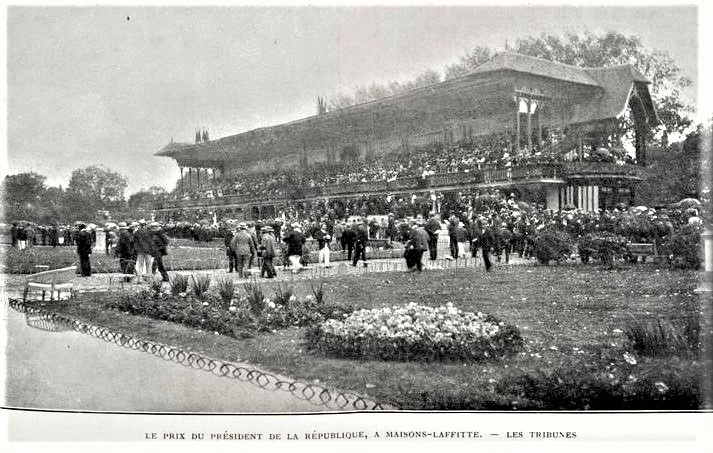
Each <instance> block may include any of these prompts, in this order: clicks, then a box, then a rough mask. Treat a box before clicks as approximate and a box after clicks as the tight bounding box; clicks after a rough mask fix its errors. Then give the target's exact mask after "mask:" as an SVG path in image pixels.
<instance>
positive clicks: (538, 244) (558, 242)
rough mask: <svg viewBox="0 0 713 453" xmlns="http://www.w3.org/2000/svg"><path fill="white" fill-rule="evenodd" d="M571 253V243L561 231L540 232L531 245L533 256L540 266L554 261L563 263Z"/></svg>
mask: <svg viewBox="0 0 713 453" xmlns="http://www.w3.org/2000/svg"><path fill="white" fill-rule="evenodd" d="M571 253H572V243H571V240H570V238H569V236H568V235H567V233H565V232H563V231H556V230H544V231H542V232H540V233H539V234H538V235H537V237H536V238H535V241H534V243H533V254H534V255H535V257H536V258H537V261H538V262H539V263H540V264H545V265H547V264H549V262H550V261H552V260H556V261H557V262H558V263H559V262H560V261H564V260H566V259H567V257H568V256H569V255H570V254H571Z"/></svg>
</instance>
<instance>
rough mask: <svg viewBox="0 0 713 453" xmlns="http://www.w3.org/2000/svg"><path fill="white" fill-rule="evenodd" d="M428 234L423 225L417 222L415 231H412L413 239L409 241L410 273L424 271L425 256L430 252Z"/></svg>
mask: <svg viewBox="0 0 713 453" xmlns="http://www.w3.org/2000/svg"><path fill="white" fill-rule="evenodd" d="M428 242H429V238H428V233H427V232H426V230H425V229H424V228H423V223H422V222H421V221H417V222H416V225H415V227H414V229H413V230H412V231H411V238H410V239H409V244H408V247H409V249H408V251H407V254H408V256H407V259H406V265H407V266H408V268H409V272H415V271H418V272H422V271H423V262H422V261H421V260H422V259H423V254H424V253H425V252H426V250H428Z"/></svg>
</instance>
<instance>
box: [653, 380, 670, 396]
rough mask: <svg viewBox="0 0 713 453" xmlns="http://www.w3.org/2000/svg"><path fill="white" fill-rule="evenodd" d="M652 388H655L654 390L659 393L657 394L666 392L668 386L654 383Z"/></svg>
mask: <svg viewBox="0 0 713 453" xmlns="http://www.w3.org/2000/svg"><path fill="white" fill-rule="evenodd" d="M654 386H655V387H656V390H658V391H659V393H666V392H668V385H666V384H665V383H663V382H656V383H654Z"/></svg>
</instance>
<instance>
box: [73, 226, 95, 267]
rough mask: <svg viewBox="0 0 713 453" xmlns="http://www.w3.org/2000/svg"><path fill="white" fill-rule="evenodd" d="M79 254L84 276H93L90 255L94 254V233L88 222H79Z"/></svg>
mask: <svg viewBox="0 0 713 453" xmlns="http://www.w3.org/2000/svg"><path fill="white" fill-rule="evenodd" d="M77 229H78V230H79V232H78V233H77V254H78V255H79V266H80V271H81V274H82V277H91V276H92V264H91V262H90V261H89V257H90V256H91V254H92V233H91V231H90V229H89V227H87V225H86V224H84V223H82V222H80V223H78V224H77Z"/></svg>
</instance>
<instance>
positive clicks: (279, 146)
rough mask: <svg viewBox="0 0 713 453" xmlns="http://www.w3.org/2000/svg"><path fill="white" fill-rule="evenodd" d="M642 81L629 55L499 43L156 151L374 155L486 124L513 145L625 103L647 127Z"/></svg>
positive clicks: (282, 156) (589, 130)
mask: <svg viewBox="0 0 713 453" xmlns="http://www.w3.org/2000/svg"><path fill="white" fill-rule="evenodd" d="M649 84H650V81H649V80H647V79H646V77H644V76H643V75H642V74H641V73H640V72H639V71H638V70H637V69H636V68H634V67H633V66H631V65H621V66H612V67H605V68H579V67H576V66H570V65H565V64H561V63H555V62H552V61H548V60H543V59H540V58H534V57H530V56H525V55H520V54H515V53H508V52H504V53H500V54H498V55H496V56H495V57H493V58H492V59H491V60H489V61H487V62H486V63H484V64H483V65H481V66H480V67H478V68H476V69H475V70H474V71H472V72H471V73H469V74H467V75H465V76H463V77H460V78H457V79H452V80H448V81H445V82H441V83H437V84H433V85H429V86H426V87H422V88H418V89H414V90H411V91H408V92H405V93H402V94H398V95H395V96H390V97H385V98H382V99H378V100H374V101H371V102H366V103H362V104H357V105H354V106H351V107H347V108H343V109H339V110H334V111H328V112H326V113H323V114H319V115H315V116H311V117H308V118H303V119H300V120H296V121H292V122H289V123H285V124H280V125H276V126H271V127H264V128H259V129H254V130H251V131H248V132H243V133H239V134H236V135H231V136H228V137H223V138H219V139H216V140H210V141H206V142H202V143H174V142H171V143H169V144H168V145H166V146H165V147H164V148H163V149H161V150H160V151H158V152H157V153H156V155H157V156H167V157H171V158H173V159H175V160H176V162H177V163H178V165H179V166H181V167H189V168H190V167H192V168H212V169H215V170H217V171H218V172H221V171H225V170H229V169H230V168H236V167H239V168H241V169H250V168H252V167H255V168H257V167H260V168H266V167H267V168H280V167H282V166H294V165H298V164H303V163H305V162H306V163H312V162H320V161H325V162H326V161H336V160H339V158H340V156H342V150H343V149H344V148H345V147H351V148H355V149H356V152H357V157H359V156H366V155H367V154H369V153H371V155H372V157H373V156H379V155H384V154H387V153H390V152H393V151H394V150H397V149H399V148H402V147H404V146H419V145H427V144H431V143H434V142H441V143H449V142H456V141H459V140H463V139H467V138H469V137H474V136H480V135H485V134H492V133H500V134H506V135H508V136H510V137H512V147H513V148H517V149H520V148H521V147H522V148H526V149H533V148H534V147H538V146H543V144H549V143H551V142H552V141H553V138H554V137H560V138H561V137H562V136H563V135H568V136H570V138H571V137H574V136H577V137H584V138H585V139H587V140H589V141H591V139H592V137H593V136H595V135H599V136H601V135H602V131H608V130H611V128H612V127H613V125H614V124H615V123H616V122H617V121H618V120H619V119H621V118H622V117H623V116H625V115H626V114H627V112H628V111H630V112H631V113H633V115H632V117H633V118H634V123H635V129H636V130H637V131H642V130H650V128H651V127H653V126H654V125H655V124H656V123H657V122H658V118H657V115H656V111H655V109H654V105H653V102H652V100H651V96H650V93H649V89H648V85H649ZM554 140H556V139H554ZM640 141H641V140H637V148H641V149H637V155H638V154H641V156H642V157H643V152H644V148H645V144H644V143H639V142H640ZM573 142H576V140H575V141H573Z"/></svg>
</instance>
